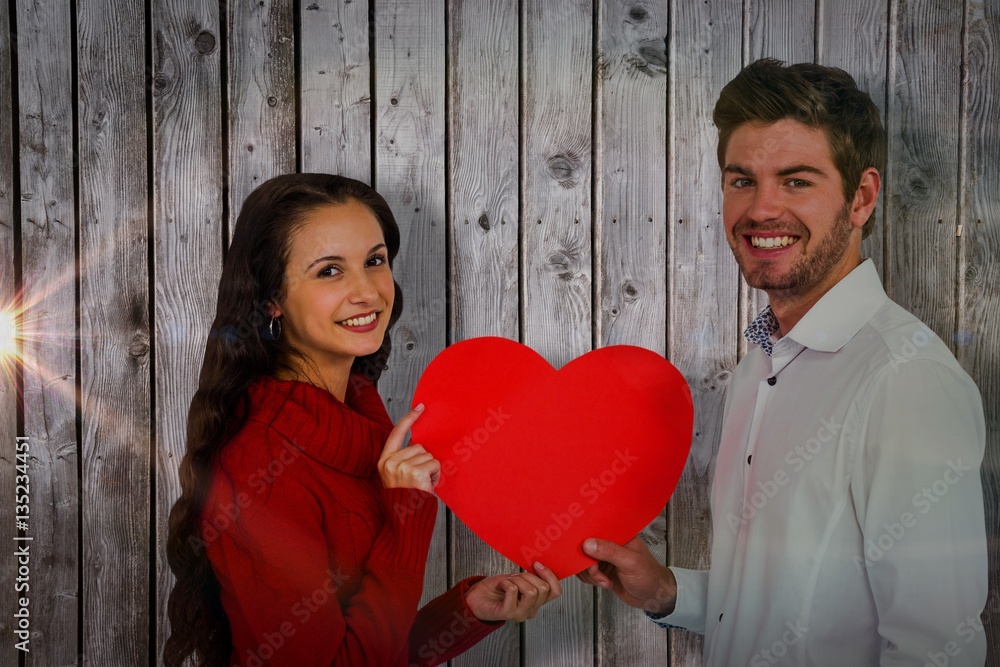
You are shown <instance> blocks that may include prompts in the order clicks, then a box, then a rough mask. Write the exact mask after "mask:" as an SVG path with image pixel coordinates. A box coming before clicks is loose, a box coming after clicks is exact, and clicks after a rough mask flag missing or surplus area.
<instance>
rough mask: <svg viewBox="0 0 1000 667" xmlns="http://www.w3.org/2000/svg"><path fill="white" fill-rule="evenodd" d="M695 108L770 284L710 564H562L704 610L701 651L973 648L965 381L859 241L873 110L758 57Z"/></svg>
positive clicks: (901, 659)
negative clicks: (709, 125) (706, 121)
mask: <svg viewBox="0 0 1000 667" xmlns="http://www.w3.org/2000/svg"><path fill="white" fill-rule="evenodd" d="M713 119H714V121H715V124H716V126H717V127H718V129H719V149H718V155H719V166H720V168H721V169H722V189H723V220H724V224H725V229H726V236H727V238H728V241H729V244H730V246H731V248H732V250H733V254H734V256H735V257H736V261H737V263H738V264H739V267H740V271H741V272H742V274H743V276H744V278H745V279H746V281H747V283H749V284H750V285H751V286H753V287H756V288H758V289H762V290H764V291H766V292H767V295H768V298H769V302H770V306H769V307H768V308H766V309H764V311H763V312H761V313H760V315H758V316H757V318H756V319H755V320H754V322H753V323H752V324H751V325H750V327H748V328H747V330H746V331H745V332H744V336H745V337H746V338H747V339H748V340H749V341H750V342H751V343H755V344H756V345H753V346H751V349H750V351H749V352H748V353H747V355H746V357H745V358H744V359H743V360H742V361H741V362H740V363H739V365H738V366H737V368H736V372H735V375H734V377H733V380H732V384H731V386H730V387H729V390H728V394H727V397H726V407H725V416H724V423H723V429H722V440H721V443H720V448H719V454H718V457H717V458H716V460H715V461H714V477H713V482H712V489H711V507H712V516H713V531H712V533H713V534H712V560H711V569H710V570H708V571H694V570H685V569H681V568H676V567H674V568H665V567H663V566H661V565H660V564H659V563H658V562H657V561H656V560H655V559H654V558H653V557H652V556H651V555H650V553H649V551H648V550H647V549H646V547H645V546H644V545H643V543H642V542H641V541H640V540H638V539H635V540H632V541H631V542H629V543H628V544H626V545H625V546H624V547H621V546H618V545H616V544H614V543H611V542H607V541H604V540H595V539H591V540H587V541H586V542H585V544H584V551H586V552H587V553H588V554H589V555H591V556H593V557H594V558H595V559H597V560H598V561H602V562H601V564H600V566H594V567H591V568H589V569H588V570H587V571H585V572H584V573H582V574H581V575H580V578H581V579H583V580H584V581H587V582H588V583H591V584H595V585H598V586H602V587H605V588H609V589H610V590H612V591H614V592H615V594H617V595H618V597H620V598H621V599H622V600H624V601H625V602H626V603H628V604H630V605H632V606H635V607H639V608H641V609H645V610H646V612H647V614H648V615H649V616H650V617H651V618H652V619H654V621H655V622H656V623H659V624H661V625H667V626H673V627H682V628H687V629H690V630H693V631H696V632H703V633H704V634H705V664H706V665H708V666H718V667H734V666H743V665H750V666H751V667H757V666H758V665H774V664H786V665H850V666H851V667H865V666H869V665H871V666H874V665H918V666H919V665H939V666H940V665H979V666H981V665H983V663H984V661H985V656H986V640H985V636H984V632H983V628H982V623H981V621H980V614H981V612H982V610H983V607H984V605H985V602H986V595H987V551H986V538H985V520H984V513H983V496H982V488H981V483H980V479H979V466H980V463H981V461H982V457H983V450H984V447H985V422H984V417H983V410H982V399H981V398H980V395H979V392H978V390H977V389H976V386H975V384H973V382H972V380H971V379H970V378H969V376H968V375H967V374H966V373H965V372H963V370H962V369H961V368H960V367H959V365H958V363H957V362H956V361H955V358H954V357H953V356H952V354H951V353H950V351H949V350H948V348H947V347H946V346H945V345H944V343H942V342H941V341H940V340H939V339H938V338H937V337H935V335H934V334H933V333H932V332H931V331H930V330H929V329H928V328H927V327H926V326H925V325H924V324H922V323H921V322H920V321H919V320H917V319H916V318H915V317H914V316H913V315H911V314H910V313H908V312H906V311H905V310H903V309H902V308H901V307H900V306H898V305H897V304H895V303H893V302H892V301H890V300H889V299H888V297H886V295H885V292H884V291H883V289H882V287H881V285H880V282H879V278H878V275H877V273H876V271H875V268H874V265H873V264H872V262H871V261H870V260H864V261H863V260H862V257H861V240H862V238H863V236H864V235H865V234H866V233H867V232H868V231H870V227H871V225H873V224H874V223H873V211H874V208H875V201H876V198H877V196H878V192H879V189H880V187H881V172H882V170H883V168H884V163H885V153H886V148H885V135H884V132H883V130H882V126H881V123H880V121H879V115H878V110H877V109H876V107H875V105H874V104H873V103H872V101H871V99H870V98H869V97H868V95H866V94H865V93H862V92H860V91H858V89H857V87H856V85H855V83H854V80H853V79H852V78H851V77H850V76H849V75H848V74H846V73H845V72H843V71H841V70H838V69H834V68H829V67H821V66H818V65H810V64H801V65H792V66H788V67H784V66H782V65H781V63H779V62H777V61H774V60H760V61H757V62H755V63H753V64H752V65H750V66H748V67H747V68H745V69H744V70H743V71H742V72H741V73H740V74H739V75H738V76H737V77H736V78H735V79H734V80H733V81H732V82H730V83H729V84H728V85H727V86H726V87H725V88H724V89H723V91H722V94H721V96H720V98H719V101H718V103H717V104H716V107H715V113H714V117H713Z"/></svg>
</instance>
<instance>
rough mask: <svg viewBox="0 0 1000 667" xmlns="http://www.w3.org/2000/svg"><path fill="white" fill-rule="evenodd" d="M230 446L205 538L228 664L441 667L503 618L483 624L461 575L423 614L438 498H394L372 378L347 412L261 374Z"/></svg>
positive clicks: (351, 390) (355, 385)
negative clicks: (382, 470)
mask: <svg viewBox="0 0 1000 667" xmlns="http://www.w3.org/2000/svg"><path fill="white" fill-rule="evenodd" d="M250 398H251V405H250V414H249V418H248V419H247V422H246V425H245V426H244V427H243V429H242V430H241V431H240V432H239V433H238V434H237V435H236V436H235V437H234V438H233V439H232V440H231V441H230V442H229V443H227V444H226V446H225V447H224V448H223V451H222V454H221V456H220V457H219V461H218V463H217V464H216V467H215V470H214V474H213V478H212V483H211V485H210V487H209V491H208V495H207V497H206V502H205V509H204V511H203V513H202V536H203V538H204V540H205V543H206V544H207V546H206V550H207V554H208V558H209V561H210V562H211V564H212V569H213V570H214V572H215V575H216V577H217V578H218V580H219V583H220V584H221V587H222V605H223V607H224V608H225V611H226V615H227V616H228V617H229V624H230V627H231V629H232V638H233V655H232V661H231V664H232V665H234V666H235V665H241V666H242V667H255V666H258V665H265V664H266V665H289V666H292V667H307V666H309V665H323V666H327V665H345V666H346V665H350V666H351V667H357V666H360V665H365V666H372V667H376V666H381V665H387V666H393V665H400V666H402V665H411V664H416V665H436V664H438V663H440V662H444V661H446V660H448V659H450V658H452V657H454V656H456V655H458V654H460V653H462V652H463V651H465V650H466V649H468V648H469V647H470V646H472V645H473V644H475V643H476V642H478V641H479V640H480V639H482V638H483V637H485V636H486V635H488V634H489V633H490V632H492V631H493V630H495V629H496V628H497V627H499V626H500V625H502V623H484V622H482V621H479V620H478V619H476V618H475V617H474V616H473V615H472V613H471V612H470V611H469V608H468V607H467V606H466V604H465V591H466V590H468V587H469V586H470V585H471V584H472V583H474V582H475V580H474V579H473V580H465V581H463V582H461V583H460V584H459V585H457V586H455V587H454V588H452V589H451V590H449V591H448V592H446V593H445V594H443V595H441V596H440V597H438V598H436V599H435V600H433V601H431V602H430V603H429V604H427V605H426V606H425V607H424V608H423V609H421V610H420V611H419V612H418V611H417V604H418V603H419V601H420V595H421V591H422V589H423V580H424V566H425V564H426V561H427V549H428V547H429V545H430V540H431V533H432V531H433V529H434V520H435V515H436V514H437V500H436V499H435V497H434V496H432V495H430V494H426V493H424V492H423V491H419V490H416V489H386V488H384V487H383V486H382V483H381V480H380V479H379V476H378V472H377V470H376V467H375V466H376V462H377V461H378V457H379V455H380V454H381V451H382V447H383V445H384V443H385V439H386V437H387V436H388V434H389V431H390V430H391V429H392V421H391V420H390V419H389V417H388V415H387V414H386V412H385V407H384V406H383V405H382V400H381V398H380V397H379V395H378V393H377V392H376V391H375V388H374V387H373V386H372V385H371V383H369V382H367V381H365V380H362V379H360V378H357V377H355V376H352V381H351V382H350V383H349V387H348V391H347V396H346V397H345V403H346V404H345V403H341V402H340V401H339V400H337V399H336V398H334V397H333V396H332V395H331V394H330V393H329V392H326V391H324V390H322V389H320V388H318V387H314V386H313V385H310V384H305V383H301V382H284V381H280V380H275V379H273V378H267V377H265V378H262V379H260V380H258V381H257V382H256V383H255V384H254V385H253V386H252V387H251V388H250Z"/></svg>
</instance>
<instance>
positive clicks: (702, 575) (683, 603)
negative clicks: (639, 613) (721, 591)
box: [646, 567, 708, 633]
mask: <svg viewBox="0 0 1000 667" xmlns="http://www.w3.org/2000/svg"><path fill="white" fill-rule="evenodd" d="M670 571H671V572H672V573H673V575H674V579H675V580H676V582H677V600H676V602H675V603H674V610H673V611H672V612H670V613H669V614H651V613H650V612H646V617H647V618H649V620H651V621H653V622H654V623H656V624H657V625H661V626H663V627H665V628H681V629H684V630H691V631H693V632H701V633H704V632H705V605H706V603H707V601H708V571H707V570H686V569H684V568H680V567H671V568H670Z"/></svg>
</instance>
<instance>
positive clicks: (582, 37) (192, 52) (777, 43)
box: [0, 0, 1000, 666]
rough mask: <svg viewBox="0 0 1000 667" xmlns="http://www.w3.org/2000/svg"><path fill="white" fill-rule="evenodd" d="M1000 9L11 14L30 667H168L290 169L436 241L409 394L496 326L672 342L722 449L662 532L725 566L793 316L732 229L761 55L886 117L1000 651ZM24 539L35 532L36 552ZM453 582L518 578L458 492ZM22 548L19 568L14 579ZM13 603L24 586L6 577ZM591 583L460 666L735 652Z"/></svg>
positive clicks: (448, 540) (426, 263)
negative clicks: (944, 354) (727, 149)
mask: <svg viewBox="0 0 1000 667" xmlns="http://www.w3.org/2000/svg"><path fill="white" fill-rule="evenodd" d="M998 11H1000V0H947V1H945V2H941V1H930V0H895V1H892V2H890V1H889V0H883V1H882V2H868V0H843V1H839V2H828V1H824V0H816V2H815V3H810V2H799V1H798V0H759V1H753V2H751V1H749V0H720V1H718V2H711V3H707V2H706V3H691V2H682V1H681V0H492V1H490V2H470V1H468V0H465V1H462V0H407V1H403V0H369V1H368V2H365V1H363V0H315V1H309V0H302V1H301V2H295V1H293V0H263V1H261V0H253V1H250V2H247V1H245V0H229V1H228V2H221V3H218V2H210V1H209V0H198V1H191V0H183V1H182V0H147V2H146V3H144V5H143V3H139V4H138V5H137V4H136V3H132V2H127V1H126V0H75V1H73V2H70V3H56V2H50V3H46V2H33V3H21V2H4V3H0V93H2V94H0V302H2V303H4V304H10V303H12V302H13V303H14V305H15V306H17V305H18V303H20V304H22V305H23V306H24V311H25V312H24V317H23V320H22V322H21V325H20V326H21V331H22V333H23V339H22V342H21V349H22V352H23V355H24V360H23V370H22V371H21V372H20V373H17V372H14V373H3V374H0V438H3V443H4V445H3V447H2V448H0V494H2V495H3V496H4V497H5V498H8V500H7V501H5V502H10V500H9V499H10V498H11V497H12V496H13V491H14V464H15V459H14V456H13V442H14V436H15V435H25V436H27V437H28V438H29V441H30V443H31V452H32V458H31V489H32V501H31V522H30V528H29V531H28V533H29V534H30V535H31V536H32V537H33V541H32V549H33V550H34V551H33V553H34V554H36V555H37V558H36V559H34V560H33V561H32V563H33V566H32V570H31V613H32V615H31V630H32V635H31V652H30V653H29V654H19V653H18V652H17V651H16V650H15V648H14V629H15V628H14V625H13V624H12V622H11V621H12V618H13V612H14V605H15V600H14V596H13V593H12V592H11V591H9V590H5V591H4V592H3V593H2V594H0V664H5V665H6V664H12V665H13V664H18V663H19V661H20V664H24V665H46V666H47V665H71V664H99V665H128V666H133V665H137V664H147V663H148V664H151V665H152V664H156V663H157V662H158V656H159V655H160V652H161V650H162V645H163V642H164V640H165V638H166V634H167V633H168V631H169V626H168V624H167V622H166V619H165V609H166V596H167V594H168V592H169V590H170V586H171V576H170V573H169V570H168V568H167V567H166V562H165V557H164V553H163V545H164V539H165V534H166V516H167V512H168V510H169V508H170V506H171V504H172V503H173V500H174V498H175V497H176V494H177V492H178V484H177V476H176V470H177V463H178V460H179V458H180V456H181V455H182V453H183V449H184V429H185V421H186V410H187V405H188V402H189V400H190V396H191V394H192V393H193V391H194V387H195V383H196V376H197V371H198V368H199V366H200V363H201V356H202V353H203V349H204V348H203V345H204V339H205V337H206V335H207V333H208V331H207V330H208V327H209V325H210V322H211V318H212V315H213V313H214V305H215V293H216V283H217V280H218V275H219V272H220V269H221V261H222V257H223V255H224V252H225V247H226V244H227V243H228V239H229V237H230V235H231V230H232V225H233V222H234V220H235V217H236V215H237V213H238V211H239V208H240V205H241V203H242V201H243V199H244V198H245V197H246V195H247V194H248V193H249V192H250V191H251V190H252V189H253V188H254V187H256V185H258V184H260V183H261V182H263V181H264V180H266V179H267V178H269V177H271V176H274V175H276V174H280V173H285V172H290V171H295V170H301V171H332V172H338V173H343V174H346V175H350V176H353V177H355V178H360V179H362V180H365V181H368V182H371V183H374V184H375V186H376V187H377V189H379V191H380V192H382V193H383V195H384V196H385V197H386V198H387V200H388V201H389V203H390V205H392V207H393V210H394V211H395V213H396V216H397V219H398V221H399V224H400V228H401V230H402V238H403V242H402V250H401V253H400V257H399V259H398V261H397V264H396V274H397V277H398V279H399V281H400V283H401V284H402V285H403V288H404V298H405V303H406V310H405V312H404V316H403V318H402V319H401V320H400V322H399V323H398V324H397V326H396V328H395V330H394V332H393V341H394V352H393V357H392V359H391V361H390V369H389V370H388V372H387V373H386V375H385V376H384V379H383V381H382V383H381V386H380V388H381V390H382V393H383V396H384V397H385V399H386V402H387V405H388V407H389V410H390V413H391V414H392V415H393V416H394V417H399V416H400V415H401V414H402V413H403V412H404V410H405V406H406V405H407V404H408V402H409V399H410V396H411V395H412V391H413V387H414V385H415V383H416V381H417V378H418V377H419V375H420V373H421V371H422V370H423V368H424V367H425V366H426V365H427V363H428V362H429V361H430V359H432V358H433V357H434V355H435V354H437V353H438V352H439V351H440V350H441V349H443V348H444V347H445V346H446V345H447V344H449V343H452V342H455V341H459V340H463V339H466V338H469V337H472V336H480V335H496V336H504V337H507V338H511V339H517V340H521V341H522V342H525V343H526V344H528V345H531V346H532V347H534V348H535V349H537V350H538V351H539V352H541V353H542V354H543V355H544V356H545V357H546V358H547V359H549V360H550V361H551V362H552V363H554V364H556V365H560V364H563V363H565V362H566V361H568V360H569V359H571V358H573V357H575V356H577V355H580V354H583V353H585V352H586V351H588V350H590V349H592V348H594V347H600V346H604V345H611V344H618V343H628V344H635V345H643V346H645V347H648V348H649V349H652V350H655V351H657V352H660V353H662V354H665V355H666V356H667V357H668V358H669V359H671V361H673V363H674V364H675V365H677V366H678V367H679V368H680V369H681V371H682V372H683V373H684V375H685V376H686V377H687V379H688V381H689V383H690V386H691V389H692V393H693V395H694V399H695V405H696V411H697V412H696V423H695V436H694V443H693V448H692V456H691V458H690V460H689V462H688V465H687V468H686V470H685V474H684V477H683V479H682V481H681V484H680V486H679V487H678V490H677V492H676V494H675V497H674V499H673V501H672V502H671V503H670V505H669V506H668V507H667V508H665V510H664V513H663V514H662V515H661V516H660V517H659V518H658V519H657V520H656V521H654V522H653V524H651V526H650V527H649V528H648V529H647V530H646V531H645V535H646V537H647V538H649V541H650V543H651V544H652V546H653V548H654V551H656V552H657V553H658V555H660V556H661V557H663V558H665V559H666V560H667V561H668V562H671V563H676V564H679V565H685V566H706V565H707V564H708V542H707V536H708V534H709V529H710V516H709V513H708V501H707V483H708V479H709V477H708V476H709V471H710V462H711V458H712V456H713V454H714V451H715V448H716V447H717V444H718V437H719V426H720V419H721V411H722V404H723V398H724V393H725V390H726V387H727V385H728V382H729V379H730V377H731V374H732V370H733V368H734V367H735V365H736V363H737V361H738V359H739V358H740V356H741V355H742V354H743V353H744V352H745V350H746V345H745V343H744V342H743V340H742V337H741V336H740V331H741V328H742V326H743V325H744V324H745V323H746V322H747V321H748V320H749V319H751V318H752V317H753V316H754V315H755V313H756V311H757V309H758V308H759V307H760V306H761V305H762V303H763V300H762V298H761V295H760V294H757V293H755V292H754V291H753V290H750V289H748V288H747V287H746V285H745V284H743V283H742V281H741V280H740V278H739V275H738V271H737V269H736V265H735V262H733V260H732V258H731V253H730V251H729V248H728V245H727V243H726V241H725V237H724V234H723V233H722V229H721V212H720V211H721V209H720V192H719V187H718V167H717V164H716V158H715V139H714V129H713V127H712V125H711V110H712V106H713V105H714V102H715V99H716V96H717V94H718V91H719V89H720V88H721V86H722V85H723V84H725V82H727V81H728V80H729V79H730V78H731V77H732V76H733V75H735V74H736V72H738V71H739V69H740V67H741V66H742V65H743V64H745V63H746V62H748V61H750V60H752V59H755V58H757V57H760V56H764V55H768V56H774V57H778V58H781V59H785V60H794V61H816V62H821V63H824V64H829V65H836V66H840V67H843V68H845V69H847V70H848V71H850V72H851V73H852V74H854V75H855V77H856V79H857V80H858V82H859V83H860V85H861V86H862V87H863V88H865V89H866V90H868V91H870V92H871V94H872V96H873V98H874V99H875V102H876V104H878V105H879V107H880V108H881V109H882V110H883V112H884V114H885V120H886V126H887V128H888V130H889V136H890V162H889V168H888V170H887V173H886V174H885V178H884V182H885V190H884V193H883V197H882V200H881V202H880V206H879V209H878V210H879V214H878V230H877V232H876V234H875V235H874V236H872V237H871V238H870V239H869V240H867V241H866V242H865V252H866V253H867V254H868V255H870V256H872V257H873V258H874V260H875V262H876V266H877V267H878V268H879V270H880V273H881V274H882V276H883V278H884V280H885V283H886V285H887V288H888V290H889V292H890V294H891V295H892V296H893V297H894V298H895V299H896V300H897V301H899V302H900V303H902V304H903V305H904V306H905V307H907V308H909V309H910V310H912V311H913V312H915V313H916V314H917V315H918V316H920V317H921V318H923V319H924V320H925V321H926V322H927V323H928V324H929V325H930V326H931V327H932V328H933V329H934V330H935V331H936V332H937V333H938V334H939V335H940V336H941V337H942V338H943V339H945V340H946V341H948V342H949V343H950V344H951V346H952V349H953V350H954V351H955V353H956V355H957V356H958V358H959V360H960V361H961V363H962V364H963V366H964V367H965V368H966V369H968V371H969V372H970V374H971V375H972V376H973V378H974V379H975V380H976V382H977V383H978V384H979V387H980V389H981V391H982V394H983V398H984V402H985V404H986V413H987V420H988V449H987V457H986V462H985V464H984V470H983V481H984V485H985V486H984V488H985V491H986V510H987V523H988V530H989V532H990V544H991V554H990V564H991V577H990V582H991V587H990V595H989V602H988V605H987V608H986V613H985V615H984V621H985V625H986V630H985V632H986V633H987V636H988V640H989V644H990V660H991V662H998V663H1000V649H998V648H997V646H1000V592H998V591H1000V364H998V363H997V359H998V358H1000V336H997V334H996V332H995V328H996V325H997V321H998V319H1000V288H998V285H1000V269H998V264H997V261H996V257H997V256H998V254H1000V170H998V167H997V163H998V157H1000V132H998V131H997V123H996V120H995V117H996V115H997V113H998V110H1000V56H998V55H997V53H998V49H1000V36H998ZM14 536H15V532H14V526H13V525H10V522H6V521H5V522H3V523H2V525H0V541H6V543H7V544H11V543H12V540H13V538H14ZM429 562H430V564H429V567H428V572H427V579H426V591H425V597H431V596H433V595H436V594H437V593H439V592H441V591H442V590H444V589H445V587H446V586H447V585H449V584H451V583H454V582H455V581H457V580H458V579H461V578H463V577H465V576H468V575H471V574H477V573H488V574H490V573H496V572H501V571H509V570H510V569H511V568H512V565H511V563H510V562H508V561H506V560H505V559H503V558H502V557H499V556H497V555H496V554H494V553H493V552H492V551H491V550H490V549H489V548H488V547H486V546H485V545H484V544H483V543H482V542H481V541H480V540H479V538H477V537H476V536H475V535H473V534H472V533H470V532H469V531H468V530H467V529H466V528H465V527H464V526H463V525H462V524H461V522H460V521H458V520H457V519H455V518H454V517H453V516H451V515H450V514H449V513H448V512H447V511H446V510H445V509H444V508H443V506H442V511H441V512H440V513H439V520H438V525H437V528H436V533H435V539H434V542H433V544H432V547H431V558H430V561H429ZM15 572H16V569H15V564H14V561H13V560H12V558H11V557H10V556H9V555H8V556H4V557H3V558H2V559H0V579H2V580H3V581H4V582H8V581H12V580H13V576H14V573H15ZM5 586H6V584H5ZM701 651H702V642H701V639H700V638H699V637H698V636H696V635H692V634H690V633H686V632H683V631H670V632H666V631H660V630H659V629H657V628H655V627H653V626H652V624H650V623H648V622H647V621H646V620H645V619H644V618H642V616H641V614H639V613H637V612H634V611H632V610H629V609H627V608H626V607H624V606H623V605H621V604H620V603H618V601H617V600H616V599H614V598H613V597H612V596H610V595H608V594H607V593H605V592H603V591H601V592H595V591H593V590H592V589H589V588H587V587H585V586H583V585H581V584H580V583H579V582H577V581H576V580H569V581H567V582H566V593H565V595H564V596H563V598H562V599H560V600H559V601H557V602H555V603H553V604H551V605H549V606H547V607H546V608H545V609H544V611H543V613H542V614H541V615H540V616H539V617H538V618H537V619H535V620H534V621H532V622H530V623H527V624H524V625H522V626H518V625H514V624H510V625H508V626H507V627H505V628H504V629H503V630H501V631H500V632H497V633H495V634H494V635H493V636H491V637H490V638H489V639H488V640H486V641H485V642H483V643H481V644H480V645H479V646H477V647H475V648H474V649H473V650H471V651H470V652H469V653H467V654H466V655H465V656H462V657H461V658H459V659H457V660H456V661H455V664H456V665H470V666H472V665H483V664H489V665H509V666H521V665H525V666H528V665H537V666H547V665H567V666H570V665H572V666H577V665H635V666H641V665H653V664H670V665H692V666H696V665H700V664H701V658H700V656H701Z"/></svg>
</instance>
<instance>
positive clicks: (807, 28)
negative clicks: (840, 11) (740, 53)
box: [746, 0, 816, 63]
mask: <svg viewBox="0 0 1000 667" xmlns="http://www.w3.org/2000/svg"><path fill="white" fill-rule="evenodd" d="M746 20H747V29H748V34H749V37H750V42H749V44H748V47H749V50H750V62H753V61H754V60H757V59H758V58H777V59H778V60H783V61H785V62H786V63H804V62H812V61H813V57H814V54H815V48H814V46H815V43H816V32H815V23H816V5H815V3H814V2H812V1H807V2H803V0H768V1H767V2H763V1H757V2H754V1H753V0H751V1H750V2H748V3H747V17H746Z"/></svg>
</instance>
